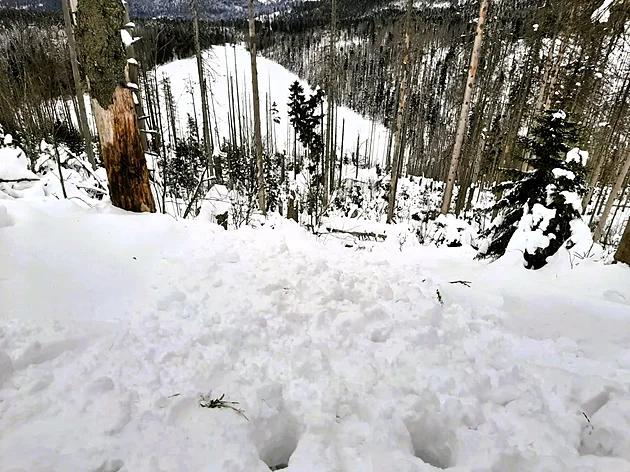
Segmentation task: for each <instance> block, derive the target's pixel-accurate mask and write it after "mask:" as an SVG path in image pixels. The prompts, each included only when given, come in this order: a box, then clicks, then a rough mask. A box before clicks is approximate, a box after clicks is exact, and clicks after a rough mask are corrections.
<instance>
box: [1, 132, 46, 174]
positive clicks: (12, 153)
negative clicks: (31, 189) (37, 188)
mask: <svg viewBox="0 0 630 472" xmlns="http://www.w3.org/2000/svg"><path fill="white" fill-rule="evenodd" d="M7 136H10V135H7ZM5 139H6V138H5ZM27 165H28V161H27V159H26V156H25V155H24V152H22V150H21V149H14V148H2V149H0V180H12V181H16V180H39V177H37V175H35V174H34V173H32V172H31V171H30V170H28V169H27Z"/></svg>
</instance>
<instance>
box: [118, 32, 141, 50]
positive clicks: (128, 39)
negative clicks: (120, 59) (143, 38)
mask: <svg viewBox="0 0 630 472" xmlns="http://www.w3.org/2000/svg"><path fill="white" fill-rule="evenodd" d="M120 39H122V42H123V44H124V45H125V47H127V48H128V47H129V46H131V45H133V43H135V42H137V41H139V40H140V38H138V37H135V38H134V37H133V36H131V34H129V31H127V30H126V29H121V30H120Z"/></svg>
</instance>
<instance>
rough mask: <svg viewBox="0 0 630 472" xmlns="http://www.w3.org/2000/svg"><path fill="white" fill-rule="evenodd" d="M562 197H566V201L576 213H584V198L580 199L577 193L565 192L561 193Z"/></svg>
mask: <svg viewBox="0 0 630 472" xmlns="http://www.w3.org/2000/svg"><path fill="white" fill-rule="evenodd" d="M560 195H562V196H563V197H564V201H565V202H567V203H568V204H569V205H571V206H572V207H573V209H574V210H575V211H578V212H581V211H582V198H580V196H579V195H578V193H577V192H569V191H568V190H564V191H562V192H560Z"/></svg>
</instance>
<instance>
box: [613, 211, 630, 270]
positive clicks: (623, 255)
mask: <svg viewBox="0 0 630 472" xmlns="http://www.w3.org/2000/svg"><path fill="white" fill-rule="evenodd" d="M615 260H616V261H617V262H624V263H626V264H628V265H630V220H628V224H627V226H626V230H625V231H624V232H623V237H622V238H621V242H620V243H619V248H618V249H617V253H616V254H615Z"/></svg>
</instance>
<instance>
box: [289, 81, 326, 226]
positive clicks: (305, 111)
mask: <svg viewBox="0 0 630 472" xmlns="http://www.w3.org/2000/svg"><path fill="white" fill-rule="evenodd" d="M323 101H324V94H323V92H322V90H321V89H318V90H317V91H316V92H315V93H313V94H312V95H311V96H310V97H309V98H308V99H306V97H305V96H304V89H303V88H302V86H301V85H300V84H299V83H298V82H297V81H295V82H294V83H293V84H292V85H291V87H290V89H289V104H288V105H289V119H290V122H291V124H292V125H293V127H294V128H295V131H296V133H297V137H298V140H299V141H300V143H302V146H304V147H305V148H306V149H307V150H308V157H309V164H308V171H309V174H310V177H311V178H310V183H309V195H308V211H309V214H312V212H313V210H315V213H317V208H319V204H320V200H322V199H323V188H322V184H323V175H322V170H323V165H322V164H323V162H322V158H323V153H324V140H323V138H322V126H321V125H322V119H323V115H322V113H321V111H320V112H318V110H321V108H322V103H323Z"/></svg>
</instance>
